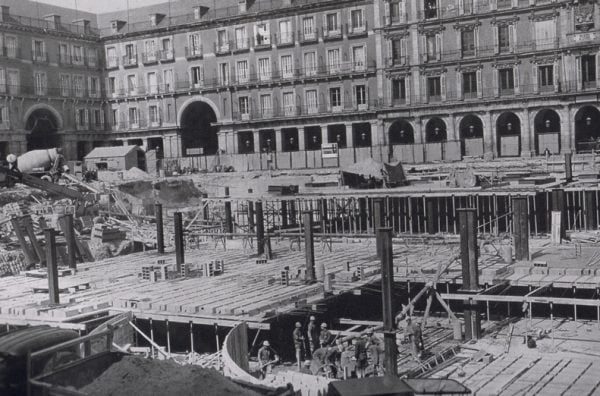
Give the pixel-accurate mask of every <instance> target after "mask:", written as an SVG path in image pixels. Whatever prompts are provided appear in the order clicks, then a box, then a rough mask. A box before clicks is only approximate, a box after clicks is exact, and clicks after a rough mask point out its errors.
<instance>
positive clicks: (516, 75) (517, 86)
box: [513, 65, 521, 94]
mask: <svg viewBox="0 0 600 396" xmlns="http://www.w3.org/2000/svg"><path fill="white" fill-rule="evenodd" d="M513 73H514V79H515V94H519V93H520V92H521V87H520V84H519V83H520V81H519V80H520V73H519V65H515V66H514V68H513Z"/></svg>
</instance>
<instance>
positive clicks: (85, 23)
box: [73, 19, 91, 33]
mask: <svg viewBox="0 0 600 396" xmlns="http://www.w3.org/2000/svg"><path fill="white" fill-rule="evenodd" d="M90 23H91V22H90V21H89V19H77V20H75V21H73V24H75V25H77V26H81V30H82V33H89V32H90Z"/></svg>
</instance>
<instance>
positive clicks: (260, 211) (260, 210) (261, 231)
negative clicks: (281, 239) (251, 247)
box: [255, 201, 265, 254]
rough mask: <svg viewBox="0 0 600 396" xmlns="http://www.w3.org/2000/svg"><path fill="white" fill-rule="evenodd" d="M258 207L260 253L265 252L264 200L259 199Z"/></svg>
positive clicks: (257, 245) (257, 227)
mask: <svg viewBox="0 0 600 396" xmlns="http://www.w3.org/2000/svg"><path fill="white" fill-rule="evenodd" d="M255 209H256V249H257V250H256V252H257V253H258V254H264V253H265V218H264V214H263V204H262V201H257V202H256V205H255Z"/></svg>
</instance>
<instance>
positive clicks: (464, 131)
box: [458, 114, 484, 156]
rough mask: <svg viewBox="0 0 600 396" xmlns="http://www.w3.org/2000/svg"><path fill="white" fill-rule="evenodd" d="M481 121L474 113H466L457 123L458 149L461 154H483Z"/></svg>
mask: <svg viewBox="0 0 600 396" xmlns="http://www.w3.org/2000/svg"><path fill="white" fill-rule="evenodd" d="M483 128H484V127H483V121H482V119H481V118H480V117H479V116H477V115H475V114H467V115H466V116H464V117H463V118H462V119H461V120H460V122H459V124H458V133H459V137H460V149H461V154H462V155H463V156H465V155H468V156H482V155H483Z"/></svg>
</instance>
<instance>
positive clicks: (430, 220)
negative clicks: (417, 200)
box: [425, 198, 437, 234]
mask: <svg viewBox="0 0 600 396" xmlns="http://www.w3.org/2000/svg"><path fill="white" fill-rule="evenodd" d="M435 200H436V198H427V199H426V200H425V205H426V208H425V216H426V218H427V233H428V234H435V233H436V229H435V223H436V221H437V214H436V210H435V209H436V208H435Z"/></svg>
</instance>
